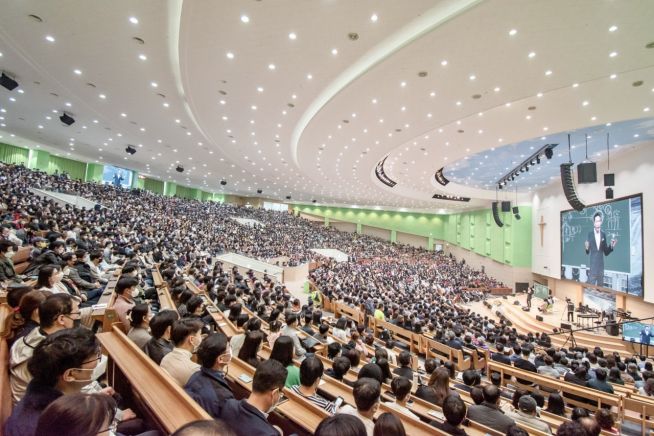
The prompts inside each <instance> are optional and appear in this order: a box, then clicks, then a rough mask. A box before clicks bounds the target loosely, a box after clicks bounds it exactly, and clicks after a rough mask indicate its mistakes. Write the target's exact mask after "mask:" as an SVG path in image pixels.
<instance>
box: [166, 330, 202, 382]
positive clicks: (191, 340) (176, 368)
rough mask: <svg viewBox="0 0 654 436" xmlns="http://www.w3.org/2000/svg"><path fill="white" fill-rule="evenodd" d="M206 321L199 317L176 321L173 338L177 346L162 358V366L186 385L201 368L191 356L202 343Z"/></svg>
mask: <svg viewBox="0 0 654 436" xmlns="http://www.w3.org/2000/svg"><path fill="white" fill-rule="evenodd" d="M203 326H204V323H203V322H202V321H200V320H197V319H188V318H183V319H181V320H179V321H175V323H174V324H173V329H172V332H171V339H172V341H173V344H174V345H175V348H173V351H171V352H170V353H168V354H166V355H165V356H164V357H163V359H161V365H160V366H161V367H162V368H163V369H164V370H165V371H166V372H167V373H168V374H170V376H171V377H172V378H173V379H174V380H175V381H176V382H177V384H178V385H179V386H181V387H184V385H186V383H187V382H188V380H189V379H190V378H191V376H192V375H193V374H194V373H195V372H196V371H198V370H199V369H200V365H198V364H197V363H195V362H193V361H192V360H191V358H192V357H193V354H194V353H196V352H197V351H198V348H199V347H200V344H201V343H202V327H203Z"/></svg>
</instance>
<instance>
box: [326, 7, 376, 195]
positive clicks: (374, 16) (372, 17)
mask: <svg viewBox="0 0 654 436" xmlns="http://www.w3.org/2000/svg"><path fill="white" fill-rule="evenodd" d="M378 19H379V17H378V16H377V14H372V15H371V16H370V21H372V22H373V23H376V22H377V20H378ZM314 203H315V200H314Z"/></svg>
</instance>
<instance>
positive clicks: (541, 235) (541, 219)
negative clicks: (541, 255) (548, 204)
mask: <svg viewBox="0 0 654 436" xmlns="http://www.w3.org/2000/svg"><path fill="white" fill-rule="evenodd" d="M546 225H547V223H546V222H545V220H543V215H541V216H540V222H539V223H538V226H539V227H540V246H541V247H542V246H543V234H544V232H545V226H546Z"/></svg>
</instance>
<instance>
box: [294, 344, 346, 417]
mask: <svg viewBox="0 0 654 436" xmlns="http://www.w3.org/2000/svg"><path fill="white" fill-rule="evenodd" d="M323 369H324V368H323V364H322V362H321V361H320V359H318V358H317V357H314V356H310V357H307V358H306V359H304V360H303V361H302V364H301V365H300V384H299V385H295V386H293V387H291V390H292V391H293V392H295V393H296V394H298V395H300V396H302V397H304V398H306V399H307V400H309V401H310V402H312V403H313V404H315V405H316V406H318V407H320V408H321V409H325V410H326V411H327V412H328V413H330V414H334V413H335V412H336V406H335V405H334V403H332V402H331V401H329V400H326V399H325V398H323V397H321V396H320V395H318V386H319V385H320V380H321V378H322V374H323Z"/></svg>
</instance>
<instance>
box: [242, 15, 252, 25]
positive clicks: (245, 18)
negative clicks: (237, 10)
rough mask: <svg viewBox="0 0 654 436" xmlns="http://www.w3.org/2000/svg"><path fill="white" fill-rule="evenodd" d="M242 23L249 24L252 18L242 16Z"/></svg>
mask: <svg viewBox="0 0 654 436" xmlns="http://www.w3.org/2000/svg"><path fill="white" fill-rule="evenodd" d="M241 22H243V23H249V22H250V17H248V16H247V15H241Z"/></svg>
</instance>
